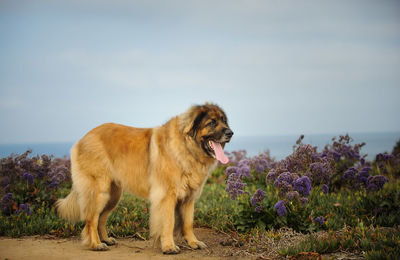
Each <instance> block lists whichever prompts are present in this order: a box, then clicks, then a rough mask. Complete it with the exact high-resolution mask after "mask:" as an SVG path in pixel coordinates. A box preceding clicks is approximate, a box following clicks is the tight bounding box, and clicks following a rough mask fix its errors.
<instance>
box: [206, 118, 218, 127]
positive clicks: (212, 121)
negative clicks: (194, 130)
mask: <svg viewBox="0 0 400 260" xmlns="http://www.w3.org/2000/svg"><path fill="white" fill-rule="evenodd" d="M207 126H212V127H215V126H217V120H215V119H211V121H210V122H208V124H207Z"/></svg>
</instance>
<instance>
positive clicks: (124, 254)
mask: <svg viewBox="0 0 400 260" xmlns="http://www.w3.org/2000/svg"><path fill="white" fill-rule="evenodd" d="M195 233H196V234H197V236H198V238H199V239H200V240H202V241H204V242H205V243H206V244H207V245H208V249H204V250H191V249H190V248H189V247H187V246H186V245H185V243H183V241H179V240H178V241H177V244H178V245H179V246H180V247H181V249H182V252H181V253H180V254H178V255H163V254H162V253H161V250H160V249H158V248H153V244H152V242H151V241H142V240H137V239H131V238H123V239H121V238H120V239H118V245H116V246H112V247H111V250H109V251H105V252H94V251H90V250H87V249H86V248H85V247H83V246H82V245H81V243H80V240H79V239H78V238H68V239H58V238H52V237H38V236H35V237H24V238H17V239H12V238H6V237H1V238H0V260H3V259H8V260H17V259H29V260H34V259H39V260H46V259H54V260H65V259H71V260H72V259H74V260H75V259H78V260H91V259H93V260H103V259H107V260H108V259H163V260H164V259H194V260H195V259H223V258H228V257H229V259H246V258H243V256H241V257H234V256H232V255H234V254H233V248H231V247H226V246H222V245H221V241H222V240H224V239H227V236H226V235H223V234H219V233H216V232H215V231H213V230H210V229H203V228H198V229H196V230H195ZM247 259H251V258H247Z"/></svg>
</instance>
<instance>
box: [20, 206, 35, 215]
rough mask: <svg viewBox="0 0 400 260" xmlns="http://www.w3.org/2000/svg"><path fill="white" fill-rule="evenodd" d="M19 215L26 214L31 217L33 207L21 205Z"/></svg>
mask: <svg viewBox="0 0 400 260" xmlns="http://www.w3.org/2000/svg"><path fill="white" fill-rule="evenodd" d="M16 213H17V214H21V213H26V214H27V215H31V214H32V213H31V207H30V206H29V204H19V207H18V210H17V212H16Z"/></svg>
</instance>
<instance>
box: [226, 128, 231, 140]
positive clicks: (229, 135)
mask: <svg viewBox="0 0 400 260" xmlns="http://www.w3.org/2000/svg"><path fill="white" fill-rule="evenodd" d="M232 135H233V132H232V130H231V129H229V128H227V129H225V136H226V137H228V138H231V137H232Z"/></svg>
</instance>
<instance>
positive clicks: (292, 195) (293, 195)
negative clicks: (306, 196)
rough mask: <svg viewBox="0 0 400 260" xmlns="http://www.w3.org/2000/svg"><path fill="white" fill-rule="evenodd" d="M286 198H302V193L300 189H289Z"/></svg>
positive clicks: (290, 199) (291, 199)
mask: <svg viewBox="0 0 400 260" xmlns="http://www.w3.org/2000/svg"><path fill="white" fill-rule="evenodd" d="M286 198H287V199H288V200H289V201H293V200H297V199H299V198H300V194H299V192H298V191H289V192H288V193H286Z"/></svg>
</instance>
